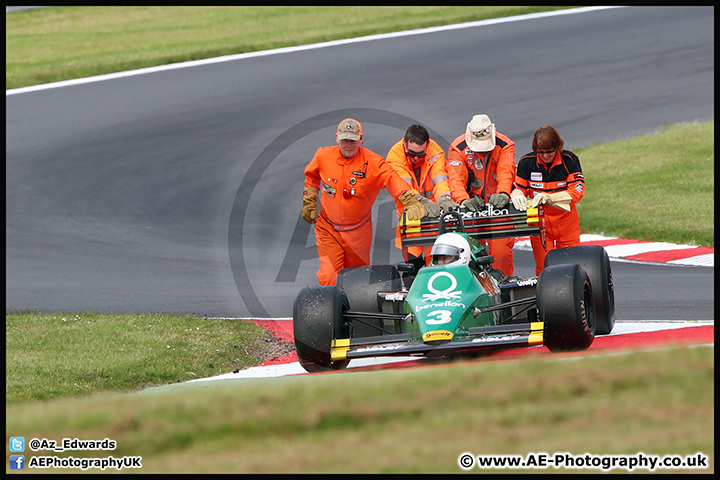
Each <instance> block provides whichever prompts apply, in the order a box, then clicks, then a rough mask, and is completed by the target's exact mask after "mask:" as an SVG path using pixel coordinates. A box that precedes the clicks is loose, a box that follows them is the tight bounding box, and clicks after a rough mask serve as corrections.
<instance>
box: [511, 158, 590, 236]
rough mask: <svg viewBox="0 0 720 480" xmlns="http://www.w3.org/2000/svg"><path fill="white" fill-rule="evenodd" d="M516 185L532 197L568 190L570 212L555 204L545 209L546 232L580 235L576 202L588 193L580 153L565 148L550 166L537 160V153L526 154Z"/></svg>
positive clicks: (519, 164)
mask: <svg viewBox="0 0 720 480" xmlns="http://www.w3.org/2000/svg"><path fill="white" fill-rule="evenodd" d="M515 185H516V186H517V188H519V189H521V190H522V191H523V192H525V195H526V196H528V197H530V198H534V197H535V195H537V194H538V193H540V192H545V193H557V192H562V191H566V192H567V193H568V194H570V197H572V200H571V201H570V211H569V212H565V211H563V210H560V209H559V208H554V207H546V208H545V221H546V233H547V234H548V235H549V236H551V237H552V238H558V239H559V238H567V237H568V236H575V235H580V225H579V218H578V213H577V207H576V206H575V204H576V203H577V202H579V201H580V200H581V199H582V198H583V197H584V196H585V177H584V176H583V173H582V167H581V166H580V159H579V158H578V157H577V155H575V154H574V153H573V152H571V151H569V150H563V151H562V152H561V153H559V154H557V155H555V158H554V160H553V161H552V163H551V164H550V165H549V166H548V165H546V164H545V163H544V162H542V161H540V160H538V158H537V155H536V154H535V153H534V152H531V153H528V154H526V155H523V157H522V158H521V159H520V161H519V162H518V166H517V174H516V176H515Z"/></svg>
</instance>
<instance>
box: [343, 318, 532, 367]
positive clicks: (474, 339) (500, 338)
mask: <svg viewBox="0 0 720 480" xmlns="http://www.w3.org/2000/svg"><path fill="white" fill-rule="evenodd" d="M437 332H438V333H439V335H437V336H432V337H430V338H443V337H445V339H443V340H429V341H422V340H417V339H413V338H412V337H411V335H410V334H409V333H402V334H395V335H383V336H377V337H363V338H338V339H335V340H333V342H332V347H331V358H332V360H333V361H341V360H352V359H354V358H368V357H386V356H405V355H408V356H412V355H418V356H428V357H430V356H438V357H442V356H445V355H447V354H450V353H456V354H457V353H471V352H478V351H483V350H497V349H505V348H518V347H529V346H534V345H542V343H543V322H532V323H519V324H512V325H497V326H491V327H473V328H470V329H469V330H468V333H467V335H462V336H460V335H453V334H452V333H451V332H445V331H443V330H439V331H437ZM448 337H450V338H451V339H450V340H447V338H448Z"/></svg>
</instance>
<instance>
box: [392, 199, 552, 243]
mask: <svg viewBox="0 0 720 480" xmlns="http://www.w3.org/2000/svg"><path fill="white" fill-rule="evenodd" d="M543 210H544V207H543V206H542V205H541V206H539V207H538V208H528V209H527V211H524V212H523V211H520V210H516V209H515V208H514V207H513V205H512V203H508V204H507V205H506V206H505V207H503V208H496V207H493V206H492V205H491V204H489V203H488V204H486V205H485V209H484V210H480V211H478V212H471V211H470V210H467V209H466V208H465V207H459V208H458V209H457V210H453V211H450V212H443V213H442V214H441V215H440V216H439V217H434V218H430V217H423V218H422V219H421V220H415V221H412V220H408V219H407V218H406V216H405V212H403V214H402V216H401V217H400V220H399V222H400V239H401V241H402V246H403V248H405V247H413V246H424V247H427V246H430V245H432V244H433V243H434V242H435V239H436V238H437V236H438V235H440V234H441V233H445V232H452V231H460V232H464V233H467V234H468V235H469V236H471V237H473V238H474V239H476V240H489V239H494V238H510V237H524V236H532V235H541V237H542V238H543V240H544V237H545V217H544V211H543ZM544 243H545V242H544V241H543V245H544Z"/></svg>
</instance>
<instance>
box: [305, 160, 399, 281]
mask: <svg viewBox="0 0 720 480" xmlns="http://www.w3.org/2000/svg"><path fill="white" fill-rule="evenodd" d="M305 187H306V188H307V187H314V188H318V189H319V190H320V193H319V200H320V202H319V205H320V206H319V212H318V215H317V221H316V223H315V239H316V242H317V250H318V256H319V258H320V269H319V270H318V272H317V277H318V281H319V282H320V284H321V285H335V279H336V277H337V274H338V272H340V270H342V269H343V268H350V267H360V266H364V265H369V264H370V247H371V246H372V238H373V226H372V206H373V203H374V202H375V199H376V198H377V196H378V193H380V190H382V189H383V188H387V189H388V192H390V195H392V196H393V197H395V198H397V197H398V196H400V195H402V194H403V193H404V192H406V191H407V190H409V188H408V185H407V184H406V183H405V182H404V181H403V180H402V179H401V178H400V177H399V176H398V175H397V174H396V173H395V171H394V170H393V169H392V168H391V167H390V166H389V165H388V164H387V162H385V160H384V159H383V158H382V157H381V156H380V155H378V154H376V153H374V152H372V151H370V150H368V149H366V148H362V147H361V148H360V150H359V151H358V153H357V155H355V156H354V157H352V158H349V159H347V158H345V157H343V156H342V154H341V153H340V147H338V146H330V147H322V148H319V149H318V150H317V152H316V153H315V156H314V157H313V159H312V160H311V161H310V163H309V164H308V165H307V167H306V168H305Z"/></svg>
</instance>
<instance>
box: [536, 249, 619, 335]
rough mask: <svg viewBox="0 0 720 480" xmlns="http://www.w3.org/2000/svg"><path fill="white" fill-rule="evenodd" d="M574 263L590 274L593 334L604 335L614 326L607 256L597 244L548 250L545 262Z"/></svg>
mask: <svg viewBox="0 0 720 480" xmlns="http://www.w3.org/2000/svg"><path fill="white" fill-rule="evenodd" d="M565 263H576V264H578V265H580V266H582V267H583V268H584V269H585V271H586V272H587V274H588V276H589V277H590V281H591V282H592V288H593V298H594V300H595V322H596V332H595V333H596V334H597V335H607V334H609V333H610V332H612V330H613V328H614V327H615V288H614V287H613V280H612V271H611V269H610V257H609V256H608V254H607V252H606V251H605V249H604V248H603V247H602V246H600V245H581V246H577V247H568V248H557V249H555V250H551V251H549V252H548V254H547V256H546V257H545V266H546V267H548V266H551V265H561V264H565Z"/></svg>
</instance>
